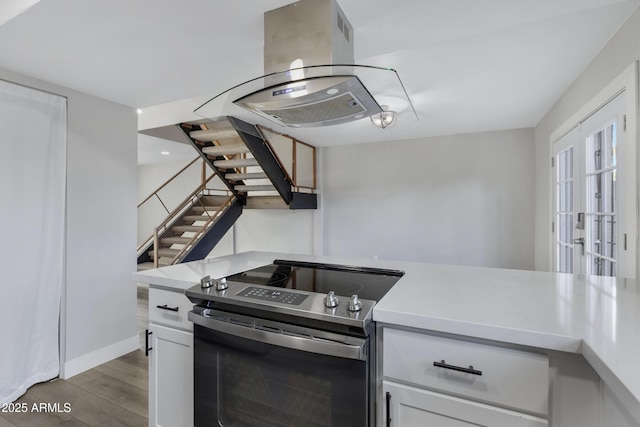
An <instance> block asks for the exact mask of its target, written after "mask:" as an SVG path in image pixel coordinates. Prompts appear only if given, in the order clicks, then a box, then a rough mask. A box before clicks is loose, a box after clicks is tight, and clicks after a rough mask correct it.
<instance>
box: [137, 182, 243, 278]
mask: <svg viewBox="0 0 640 427" xmlns="http://www.w3.org/2000/svg"><path fill="white" fill-rule="evenodd" d="M214 177H216V174H215V173H214V174H212V175H211V176H210V177H209V178H207V179H206V180H205V182H203V183H202V184H200V185H199V186H198V187H197V188H196V189H195V190H194V191H193V192H192V193H191V194H189V196H187V197H186V198H185V199H184V200H183V201H182V203H180V204H179V205H178V207H176V208H175V209H174V210H173V211H172V212H169V215H167V217H166V218H165V220H164V221H162V223H160V225H158V226H157V227H156V228H154V230H153V234H152V235H151V236H149V238H147V239H146V241H145V243H143V244H142V245H141V247H146V246H148V245H149V243H150V242H151V240H153V266H154V267H155V268H157V267H158V259H159V258H160V257H159V256H158V247H159V242H160V236H161V235H162V234H163V233H164V232H165V231H167V230H168V229H169V228H171V226H172V225H173V223H174V222H175V221H176V220H177V219H178V218H179V217H180V215H181V214H182V213H184V212H185V211H186V210H187V209H188V208H190V207H191V206H193V205H195V204H196V203H198V202H200V203H202V202H201V201H200V199H201V197H202V196H211V195H220V194H219V193H223V194H224V195H227V196H228V195H229V191H226V190H219V189H213V188H207V184H208V183H209V182H210V181H211V180H212V179H213V178H214ZM216 193H218V194H216ZM230 198H231V199H233V198H234V196H233V195H231V196H230ZM205 212H207V211H206V210H205ZM217 214H218V213H216V214H215V215H214V217H213V218H212V217H211V216H210V215H209V214H208V212H207V216H208V217H209V219H208V221H207V225H208V224H209V222H210V221H212V220H213V219H214V218H215V216H217ZM203 219H204V217H203ZM186 247H187V246H185V248H186ZM182 252H184V249H183V251H181V253H182ZM173 261H175V259H174V260H173ZM173 261H172V264H173Z"/></svg>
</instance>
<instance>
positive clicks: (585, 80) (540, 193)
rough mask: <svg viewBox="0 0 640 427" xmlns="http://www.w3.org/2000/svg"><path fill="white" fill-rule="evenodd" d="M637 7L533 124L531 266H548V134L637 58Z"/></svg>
mask: <svg viewBox="0 0 640 427" xmlns="http://www.w3.org/2000/svg"><path fill="white" fill-rule="evenodd" d="M639 40H640V9H639V10H636V12H635V13H634V14H633V15H632V16H631V17H630V18H629V19H628V20H627V22H626V23H625V24H624V25H623V26H622V27H621V28H620V30H619V31H618V32H617V33H616V34H615V35H614V37H612V38H611V40H609V42H608V43H607V44H606V46H604V48H603V49H602V50H601V51H600V52H599V53H598V55H597V56H596V57H595V58H594V59H593V61H592V62H591V63H590V64H589V65H588V66H587V68H586V69H585V70H584V71H583V72H582V74H581V75H580V76H579V77H578V79H577V80H576V81H575V82H574V83H573V84H572V85H571V86H570V87H569V88H568V89H567V91H566V92H565V93H564V94H563V95H562V96H561V97H560V99H559V100H558V101H557V102H556V104H555V105H554V106H553V107H552V108H551V109H550V110H549V111H548V112H547V114H546V115H545V116H544V117H543V119H542V120H541V121H540V123H538V125H537V126H536V128H535V161H536V192H535V230H536V233H535V236H536V239H535V269H536V270H543V271H549V270H550V269H551V267H552V266H551V242H552V234H551V213H550V212H551V168H550V159H551V145H550V136H551V133H552V132H553V131H555V130H556V129H557V128H558V127H559V126H561V125H562V124H563V123H564V122H565V121H567V120H569V118H571V116H572V115H573V114H574V113H576V112H577V111H578V110H579V109H580V108H581V107H582V106H583V105H585V104H586V103H587V102H588V101H589V100H590V99H591V98H593V97H594V96H595V95H596V94H598V92H600V91H601V90H602V89H603V88H604V87H606V86H607V84H608V83H609V82H611V81H612V80H613V79H615V78H616V77H617V76H618V75H620V73H622V72H623V71H624V70H625V69H626V68H627V67H629V66H630V65H631V64H632V63H633V61H635V60H638V59H640V43H638V41H639Z"/></svg>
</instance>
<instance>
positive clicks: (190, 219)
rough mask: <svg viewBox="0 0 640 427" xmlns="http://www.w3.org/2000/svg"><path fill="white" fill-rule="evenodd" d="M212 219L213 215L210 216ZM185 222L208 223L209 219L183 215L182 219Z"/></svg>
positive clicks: (205, 216)
mask: <svg viewBox="0 0 640 427" xmlns="http://www.w3.org/2000/svg"><path fill="white" fill-rule="evenodd" d="M211 217H213V215H212V216H211ZM182 219H184V220H185V221H190V222H195V221H209V219H210V218H209V217H208V216H207V215H185V216H183V217H182Z"/></svg>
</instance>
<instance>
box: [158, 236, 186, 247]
mask: <svg viewBox="0 0 640 427" xmlns="http://www.w3.org/2000/svg"><path fill="white" fill-rule="evenodd" d="M192 239H193V238H192V237H178V236H175V237H163V238H161V239H160V241H161V242H163V243H172V244H177V245H186V244H187V243H189V242H190V241H191V240H192Z"/></svg>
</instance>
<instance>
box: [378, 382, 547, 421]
mask: <svg viewBox="0 0 640 427" xmlns="http://www.w3.org/2000/svg"><path fill="white" fill-rule="evenodd" d="M382 391H383V394H384V395H385V398H386V400H387V405H385V410H384V411H385V413H384V419H385V420H390V421H391V422H390V423H389V424H390V425H391V426H399V427H424V426H447V427H472V426H475V427H477V426H491V427H547V426H548V425H549V423H548V422H547V420H545V419H542V418H537V417H533V416H529V415H525V414H523V413H521V412H514V411H509V410H507V409H501V408H496V407H495V406H489V405H484V404H482V403H477V402H472V401H470V400H465V399H459V398H456V397H452V396H448V395H445V394H440V393H435V392H432V391H427V390H422V389H419V388H415V387H411V386H406V385H403V384H396V383H393V382H389V381H384V382H383V384H382ZM387 411H389V412H388V413H387Z"/></svg>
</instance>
